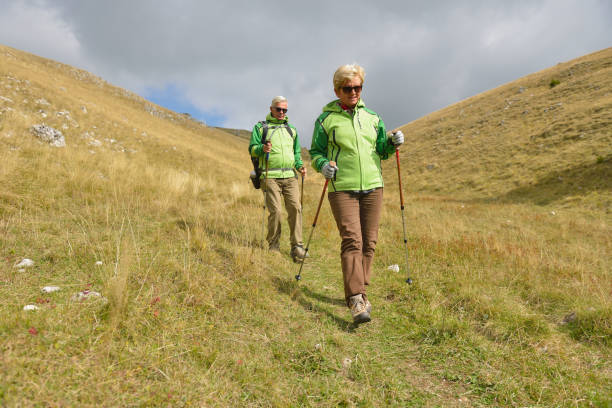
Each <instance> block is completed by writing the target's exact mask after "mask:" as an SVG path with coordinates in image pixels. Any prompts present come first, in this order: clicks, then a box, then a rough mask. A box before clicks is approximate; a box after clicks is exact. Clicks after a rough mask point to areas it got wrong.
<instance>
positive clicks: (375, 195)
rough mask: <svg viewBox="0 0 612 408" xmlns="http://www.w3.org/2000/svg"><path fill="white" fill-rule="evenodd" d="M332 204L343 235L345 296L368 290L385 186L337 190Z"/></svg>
mask: <svg viewBox="0 0 612 408" xmlns="http://www.w3.org/2000/svg"><path fill="white" fill-rule="evenodd" d="M328 198H329V204H330V206H331V210H332V213H333V214H334V218H335V219H336V225H337V226H338V232H339V233H340V237H341V238H342V244H341V246H340V259H341V261H342V275H343V277H344V296H345V297H346V299H347V302H348V298H349V297H351V296H354V295H358V294H360V293H361V294H363V295H365V294H366V285H369V283H370V275H371V274H372V261H373V260H374V250H375V249H376V242H377V240H378V224H379V221H380V213H381V210H382V199H383V189H382V188H377V189H375V190H374V191H372V192H370V193H368V194H355V193H351V192H348V191H336V192H332V193H329V194H328Z"/></svg>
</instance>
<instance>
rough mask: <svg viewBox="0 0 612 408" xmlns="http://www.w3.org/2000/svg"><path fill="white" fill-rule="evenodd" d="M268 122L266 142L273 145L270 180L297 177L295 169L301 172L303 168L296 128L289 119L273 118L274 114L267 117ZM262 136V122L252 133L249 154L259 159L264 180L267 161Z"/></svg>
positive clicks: (269, 162) (269, 169)
mask: <svg viewBox="0 0 612 408" xmlns="http://www.w3.org/2000/svg"><path fill="white" fill-rule="evenodd" d="M266 122H267V123H268V133H267V135H266V141H269V142H270V143H272V150H271V151H270V156H269V158H268V178H288V177H295V174H296V173H295V172H294V171H293V169H296V170H299V169H300V168H301V167H302V166H303V164H302V158H301V157H300V152H301V148H300V142H299V140H298V134H297V130H296V128H295V127H294V126H293V125H291V124H290V123H289V122H288V118H285V119H284V120H279V119H276V118H275V117H274V116H272V114H268V116H266ZM286 126H290V127H291V131H292V133H293V136H291V134H290V133H289V131H288V130H287V127H286ZM262 134H263V125H262V124H261V122H258V123H257V124H256V125H255V126H254V127H253V132H252V133H251V141H250V143H249V153H250V154H251V156H253V157H259V168H260V169H262V174H261V178H262V179H263V178H264V177H266V174H265V173H266V171H265V169H266V161H265V153H264V151H263V145H262V143H261V137H262Z"/></svg>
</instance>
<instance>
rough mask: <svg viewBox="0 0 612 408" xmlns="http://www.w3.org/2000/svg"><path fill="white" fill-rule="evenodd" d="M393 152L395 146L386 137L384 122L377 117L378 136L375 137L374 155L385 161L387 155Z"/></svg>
mask: <svg viewBox="0 0 612 408" xmlns="http://www.w3.org/2000/svg"><path fill="white" fill-rule="evenodd" d="M394 151H395V146H394V145H393V143H391V138H389V137H387V130H386V129H385V122H383V120H382V119H381V118H380V117H379V118H378V135H377V136H376V153H378V155H379V156H380V158H381V159H383V160H387V159H388V158H389V154H391V153H393V152H394Z"/></svg>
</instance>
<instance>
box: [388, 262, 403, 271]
mask: <svg viewBox="0 0 612 408" xmlns="http://www.w3.org/2000/svg"><path fill="white" fill-rule="evenodd" d="M387 269H388V270H390V271H393V272H399V270H400V268H399V265H398V264H394V265H389V266H388V267H387Z"/></svg>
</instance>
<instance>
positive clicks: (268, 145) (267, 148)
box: [263, 142, 272, 153]
mask: <svg viewBox="0 0 612 408" xmlns="http://www.w3.org/2000/svg"><path fill="white" fill-rule="evenodd" d="M270 150H272V143H270V142H266V144H264V145H263V152H264V153H270Z"/></svg>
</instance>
